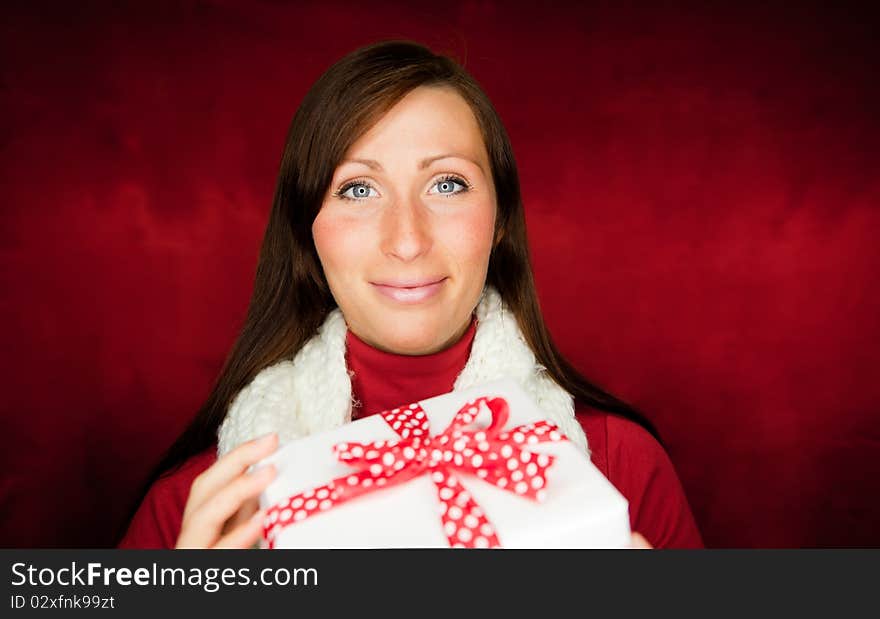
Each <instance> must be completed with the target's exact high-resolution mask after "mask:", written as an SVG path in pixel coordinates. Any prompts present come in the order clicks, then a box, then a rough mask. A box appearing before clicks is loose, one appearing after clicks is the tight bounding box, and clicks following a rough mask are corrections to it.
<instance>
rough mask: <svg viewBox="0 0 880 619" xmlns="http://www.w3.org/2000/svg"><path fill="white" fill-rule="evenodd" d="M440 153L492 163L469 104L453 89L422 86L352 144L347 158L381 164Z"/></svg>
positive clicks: (482, 162) (398, 103) (404, 98)
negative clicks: (396, 155) (393, 159)
mask: <svg viewBox="0 0 880 619" xmlns="http://www.w3.org/2000/svg"><path fill="white" fill-rule="evenodd" d="M436 153H457V154H460V155H461V156H464V157H469V158H472V159H475V160H476V161H478V162H480V163H481V164H486V163H487V162H488V156H487V154H486V148H485V144H484V143H483V134H482V132H481V131H480V126H479V124H478V123H477V119H476V117H475V116H474V113H473V111H472V110H471V107H470V105H468V103H467V101H465V100H464V98H463V97H462V96H461V95H460V94H459V93H458V92H457V91H456V90H454V89H453V88H450V87H438V86H420V87H418V88H415V89H413V90H412V91H410V92H409V93H407V95H406V96H405V97H403V98H402V99H401V100H400V101H398V102H397V103H396V104H395V105H394V106H393V107H392V108H391V109H390V110H388V112H387V113H386V114H385V115H384V116H382V117H381V118H380V119H379V120H378V121H377V122H376V123H375V124H374V125H373V126H372V127H370V129H369V130H368V131H367V132H366V133H365V134H364V135H362V136H361V137H360V138H359V139H358V140H357V141H356V142H355V143H354V144H352V146H351V147H350V148H349V150H348V152H347V153H346V157H345V159H353V158H369V159H374V160H378V161H379V162H381V161H382V160H383V159H389V158H393V155H395V154H398V155H404V156H415V157H423V156H428V155H432V154H436Z"/></svg>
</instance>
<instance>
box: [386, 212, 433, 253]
mask: <svg viewBox="0 0 880 619" xmlns="http://www.w3.org/2000/svg"><path fill="white" fill-rule="evenodd" d="M432 242H433V240H432V233H431V222H430V213H429V212H428V211H427V209H426V208H425V206H424V205H423V204H421V203H420V202H419V201H418V200H405V199H402V200H399V201H397V202H396V203H394V204H392V205H391V206H390V207H389V208H388V209H386V211H385V213H384V214H383V218H382V251H383V252H384V253H385V254H386V255H388V256H393V257H395V258H397V259H399V260H402V261H404V262H411V261H412V260H415V259H416V258H418V257H419V256H422V255H424V254H425V253H427V252H428V250H429V249H430V248H431V243H432Z"/></svg>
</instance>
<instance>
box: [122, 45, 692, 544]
mask: <svg viewBox="0 0 880 619" xmlns="http://www.w3.org/2000/svg"><path fill="white" fill-rule="evenodd" d="M504 374H506V375H511V376H514V377H516V378H517V379H519V381H520V382H521V384H522V385H523V386H524V387H525V388H526V390H527V391H528V392H529V393H530V394H531V395H532V396H533V397H534V399H535V400H536V402H537V403H538V404H539V406H541V408H542V409H543V410H544V411H545V412H547V414H548V416H549V417H550V418H551V419H552V420H553V421H555V422H556V423H557V425H559V426H560V428H561V429H562V430H563V432H565V434H566V435H567V436H568V437H569V438H570V439H571V440H572V441H574V442H575V443H576V444H578V445H579V446H580V447H581V448H582V449H584V450H587V452H588V453H589V454H590V457H591V458H592V461H593V462H594V464H596V466H597V467H598V468H599V469H600V470H601V471H602V472H603V473H604V474H605V475H606V476H607V477H608V478H609V479H610V480H611V482H612V483H613V484H614V485H615V486H616V487H617V488H618V489H619V490H620V491H621V492H622V493H623V495H624V496H625V497H626V498H627V499H628V500H629V502H630V518H631V524H632V527H633V530H634V531H639V532H641V533H642V534H644V536H645V537H646V538H647V542H646V541H645V537H642V536H641V535H636V536H634V545H637V546H642V547H647V546H648V544H649V543H650V544H653V545H654V546H656V547H669V546H676V547H686V546H691V547H695V546H696V547H699V546H701V545H702V542H701V540H700V535H699V533H698V531H697V528H696V526H695V525H694V521H693V517H692V515H691V512H690V509H689V507H688V504H687V501H686V499H685V497H684V494H683V492H682V489H681V486H680V484H679V481H678V479H677V477H676V474H675V472H674V470H673V468H672V465H671V463H670V461H669V459H668V457H667V456H666V454H665V452H664V451H663V449H662V447H661V446H660V445H659V443H658V442H657V440H655V438H654V437H653V436H652V433H651V432H652V431H651V432H649V431H648V430H646V429H645V428H650V425H649V424H647V422H646V421H645V420H644V419H643V418H642V417H641V415H640V414H639V413H638V412H637V411H635V410H634V409H632V408H631V407H630V406H628V405H627V404H625V403H624V402H622V401H620V400H618V399H616V398H614V397H613V396H611V395H609V394H608V393H605V392H604V391H602V390H601V389H599V388H598V387H596V386H594V385H592V384H591V383H590V382H588V381H587V380H586V379H584V378H583V377H582V376H581V375H580V374H578V372H577V371H576V370H575V369H574V368H573V367H572V366H571V365H570V364H569V363H568V362H567V361H566V360H565V359H564V358H563V357H562V355H561V354H560V353H559V352H558V351H557V350H556V348H555V346H554V344H553V342H552V340H551V338H550V334H549V333H548V331H547V328H546V326H545V325H544V322H543V319H542V316H541V312H540V308H539V304H538V299H537V295H536V292H535V286H534V282H533V278H532V271H531V266H530V261H529V255H528V250H527V241H526V230H525V219H524V215H523V205H522V201H521V197H520V189H519V179H518V175H517V170H516V166H515V163H514V157H513V152H512V149H511V145H510V142H509V139H508V136H507V133H506V131H505V129H504V127H503V125H502V123H501V121H500V119H499V117H498V115H497V113H496V112H495V109H494V107H493V106H492V104H491V102H490V101H489V99H488V98H487V96H486V95H485V93H484V92H483V91H482V89H481V88H480V87H479V86H478V85H477V83H476V82H475V81H474V80H473V78H472V77H470V76H469V75H468V74H467V73H466V72H465V71H464V69H463V68H462V67H460V66H459V65H458V64H457V63H456V62H455V61H453V60H451V59H449V58H447V57H444V56H438V55H435V54H433V53H432V52H431V51H430V50H428V49H426V48H425V47H423V46H421V45H418V44H415V43H412V42H407V41H389V42H382V43H378V44H374V45H371V46H367V47H364V48H361V49H359V50H357V51H355V52H353V53H351V54H349V55H348V56H346V57H345V58H343V59H341V60H340V61H339V62H337V63H336V64H335V65H333V66H332V67H331V68H330V69H329V70H328V71H327V72H326V73H325V74H324V75H323V76H322V77H321V78H320V79H319V80H318V81H317V82H316V83H315V84H314V86H313V87H312V88H311V90H310V91H309V92H308V94H307V95H306V97H305V99H304V100H303V102H302V104H301V106H300V108H299V110H298V111H297V112H296V115H295V116H294V119H293V122H292V124H291V128H290V131H289V134H288V137H287V142H286V145H285V149H284V154H283V157H282V161H281V169H280V173H279V178H278V184H277V188H276V192H275V197H274V203H273V207H272V212H271V214H270V219H269V223H268V226H267V229H266V234H265V238H264V241H263V245H262V249H261V253H260V258H259V264H258V267H257V274H256V281H255V286H254V293H253V298H252V300H251V304H250V308H249V311H248V316H247V319H246V322H245V325H244V327H243V329H242V333H241V335H240V336H239V338H238V340H237V341H236V343H235V345H234V347H233V350H232V352H231V353H230V355H229V357H228V359H227V361H226V363H225V365H224V367H223V369H222V371H221V374H220V377H219V379H218V381H217V383H216V385H215V387H214V389H213V391H212V393H211V394H210V397H209V398H208V401H207V402H206V403H205V405H204V406H203V408H202V409H201V410H200V411H199V413H198V415H197V417H196V418H195V420H194V421H193V422H192V423H191V425H190V426H189V427H188V428H187V430H186V431H185V432H184V434H183V435H182V436H181V437H180V439H179V440H178V441H177V442H176V443H175V444H174V445H173V446H172V448H171V449H170V450H169V452H168V454H167V455H166V457H165V458H164V460H163V462H161V463H160V465H159V467H158V469H157V471H158V472H161V473H162V474H161V476H158V480H157V481H155V483H153V484H152V487H151V488H150V489H149V491H148V493H147V494H146V497H145V498H144V500H143V502H142V504H141V506H140V508H139V509H138V511H137V513H136V514H135V516H134V518H133V520H132V522H131V524H130V526H129V529H128V532H127V533H126V535H125V537H124V539H123V540H122V541H121V543H120V546H121V547H158V548H163V547H173V546H176V547H201V548H205V547H250V546H252V545H253V544H254V543H255V542H256V541H257V540H258V538H259V535H260V528H261V521H262V516H263V514H262V512H260V511H258V509H257V507H258V504H257V497H258V495H259V493H260V492H261V490H262V489H263V488H265V487H266V485H267V484H268V483H269V482H270V481H271V479H272V478H273V476H274V469H272V468H271V467H265V468H263V469H260V470H259V472H257V473H254V474H248V473H246V471H247V469H248V467H249V465H250V464H252V463H254V462H256V461H257V460H259V459H261V458H263V457H264V456H266V455H268V454H269V453H271V452H272V451H273V450H274V449H275V448H276V447H277V445H278V444H279V442H285V441H288V440H291V439H293V438H296V437H300V436H304V435H306V434H309V433H311V432H315V431H320V430H324V429H329V428H332V427H336V426H338V425H340V424H342V423H346V422H347V421H350V420H351V419H354V418H358V417H360V416H364V415H370V414H374V413H377V412H381V411H383V410H386V409H388V408H392V407H394V406H396V405H398V404H401V403H406V402H413V401H416V400H421V399H425V398H428V397H431V396H435V395H439V394H442V393H445V392H448V391H451V390H452V389H453V388H456V389H461V388H465V387H468V386H472V385H475V384H479V382H481V381H484V380H488V379H491V378H495V377H498V376H500V375H504Z"/></svg>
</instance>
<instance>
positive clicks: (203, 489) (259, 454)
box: [187, 432, 278, 511]
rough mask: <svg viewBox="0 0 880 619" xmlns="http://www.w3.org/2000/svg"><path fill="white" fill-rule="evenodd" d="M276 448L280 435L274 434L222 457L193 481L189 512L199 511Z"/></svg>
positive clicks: (253, 441)
mask: <svg viewBox="0 0 880 619" xmlns="http://www.w3.org/2000/svg"><path fill="white" fill-rule="evenodd" d="M276 447H278V435H277V434H275V433H274V432H273V433H271V434H266V435H264V436H261V437H259V438H256V439H254V440H252V441H247V442H246V443H242V444H241V445H239V446H238V447H236V448H235V449H233V450H232V451H230V452H229V453H228V454H226V455H224V456H223V457H221V458H220V459H219V460H217V462H215V463H214V464H212V465H211V466H210V467H208V469H207V470H206V471H205V472H204V473H202V474H201V475H199V476H198V477H196V479H195V480H194V481H193V483H192V487H191V488H190V492H189V498H188V499H187V508H188V509H189V511H193V510H195V509H197V508H198V507H199V506H200V505H201V504H202V503H204V502H205V501H206V500H207V499H208V498H210V497H211V496H212V495H214V494H216V493H217V492H218V491H219V490H220V489H221V488H223V487H225V486H227V485H229V483H230V482H232V480H233V479H235V478H236V477H238V476H239V475H241V474H242V473H243V472H244V471H245V470H246V469H247V468H248V467H249V466H250V465H251V464H254V463H255V462H257V461H259V460H261V459H263V458H265V457H266V456H268V455H269V454H270V453H272V452H273V451H275V448H276Z"/></svg>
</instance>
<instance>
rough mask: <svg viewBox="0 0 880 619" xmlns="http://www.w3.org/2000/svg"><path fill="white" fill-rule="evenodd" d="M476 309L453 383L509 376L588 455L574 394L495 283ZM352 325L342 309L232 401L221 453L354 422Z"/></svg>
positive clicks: (219, 444) (222, 430)
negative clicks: (270, 437)
mask: <svg viewBox="0 0 880 619" xmlns="http://www.w3.org/2000/svg"><path fill="white" fill-rule="evenodd" d="M476 312H477V328H476V333H475V334H474V341H473V343H472V345H471V352H470V356H469V357H468V360H467V363H465V366H464V369H462V371H461V373H460V374H459V375H458V378H456V379H455V384H454V387H453V389H454V390H461V389H467V388H469V387H474V386H477V385H480V384H481V383H484V382H487V381H490V380H495V379H498V378H502V377H504V376H509V377H510V378H513V379H514V380H516V381H517V382H518V383H519V384H520V386H521V387H522V388H523V389H524V390H525V391H526V393H528V394H529V395H530V396H531V398H532V400H533V401H534V402H535V404H536V405H537V406H538V408H540V409H541V410H542V411H543V412H544V414H545V415H546V416H547V418H548V419H549V420H550V421H552V422H553V423H555V424H556V425H558V426H559V428H560V430H562V432H563V433H564V434H565V435H566V436H567V437H568V438H569V440H571V441H572V442H573V443H574V444H575V445H577V446H578V447H580V448H581V449H582V450H583V451H584V452H585V453H587V454H588V455H589V447H588V445H587V437H586V435H585V434H584V431H583V429H582V428H581V425H580V423H578V421H577V419H576V418H575V416H574V398H573V397H572V396H571V394H569V393H568V392H567V391H565V389H563V388H562V387H560V386H559V385H558V384H557V383H556V381H554V380H553V378H552V377H551V376H550V375H549V374H548V373H547V370H546V368H545V367H544V366H543V365H541V364H540V363H538V362H537V360H536V359H535V355H534V353H533V352H532V350H531V348H529V345H528V344H527V343H526V340H525V338H524V337H523V335H522V332H521V331H520V329H519V326H518V324H517V322H516V316H514V314H513V313H512V312H511V311H510V310H509V309H508V308H507V306H506V304H505V303H504V301H503V300H502V298H501V295H500V294H499V293H498V291H496V290H495V289H494V288H493V287H492V286H489V285H487V286H485V287H484V289H483V293H482V295H481V296H480V301H479V303H478V304H477V308H476ZM347 331H348V326H347V325H346V323H345V320H344V318H343V316H342V311H341V310H340V309H339V308H336V309H334V310H332V311H331V312H330V313H329V314H328V315H327V318H326V319H325V320H324V322H323V324H322V325H321V327H320V328H319V329H318V331H317V333H316V334H315V335H314V336H313V337H312V338H311V339H310V340H309V341H308V342H306V344H305V345H304V346H303V347H302V348H301V349H300V350H299V351H298V352H297V353H296V355H295V356H294V358H293V359H292V360H290V359H287V360H284V361H280V362H278V363H276V364H274V365H272V366H269V367H267V368H265V369H263V370H262V371H260V372H259V373H258V374H257V375H256V376H255V377H254V379H253V380H252V381H251V382H250V383H249V384H248V385H247V386H245V387H244V388H243V389H242V390H241V391H240V392H239V393H238V394H237V395H236V397H235V398H234V399H233V401H232V404H230V406H229V411H228V413H227V415H226V418H225V419H224V421H223V423H222V424H221V425H220V429H219V431H218V442H217V452H218V455H219V456H222V455H224V454H226V453H228V452H229V451H231V450H232V449H234V448H235V447H237V446H238V445H240V444H241V443H244V442H245V441H249V440H251V439H253V438H256V437H258V436H261V435H263V434H267V433H269V432H277V433H278V439H279V444H280V445H283V444H285V443H287V442H289V441H291V440H293V439H296V438H300V437H303V436H307V435H309V434H312V433H314V432H321V431H324V430H330V429H333V428H337V427H339V426H340V425H342V424H344V423H347V422H349V421H351V409H352V390H351V376H350V374H349V372H348V367H347V365H346V362H345V344H346V333H347ZM401 404H408V402H401Z"/></svg>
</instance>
